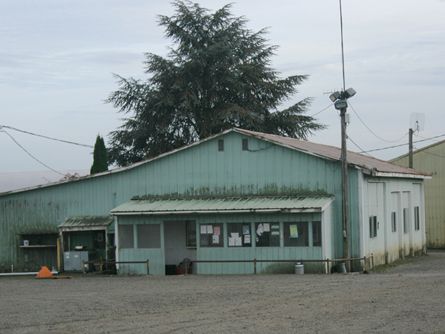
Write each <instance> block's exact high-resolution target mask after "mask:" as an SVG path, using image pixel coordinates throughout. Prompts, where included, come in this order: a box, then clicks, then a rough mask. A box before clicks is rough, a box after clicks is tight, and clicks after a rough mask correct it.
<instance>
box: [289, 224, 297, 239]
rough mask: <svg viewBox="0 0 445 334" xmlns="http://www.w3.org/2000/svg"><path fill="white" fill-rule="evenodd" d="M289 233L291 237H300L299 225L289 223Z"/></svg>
mask: <svg viewBox="0 0 445 334" xmlns="http://www.w3.org/2000/svg"><path fill="white" fill-rule="evenodd" d="M289 235H290V237H291V238H298V226H297V225H289Z"/></svg>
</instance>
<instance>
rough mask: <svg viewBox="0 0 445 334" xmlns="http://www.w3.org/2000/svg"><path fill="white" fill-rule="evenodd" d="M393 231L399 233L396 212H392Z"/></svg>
mask: <svg viewBox="0 0 445 334" xmlns="http://www.w3.org/2000/svg"><path fill="white" fill-rule="evenodd" d="M391 231H392V232H397V216H396V213H395V212H394V211H393V212H391Z"/></svg>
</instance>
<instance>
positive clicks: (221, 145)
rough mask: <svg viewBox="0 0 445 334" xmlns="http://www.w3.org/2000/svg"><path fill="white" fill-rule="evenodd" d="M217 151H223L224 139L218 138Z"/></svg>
mask: <svg viewBox="0 0 445 334" xmlns="http://www.w3.org/2000/svg"><path fill="white" fill-rule="evenodd" d="M218 151H220V152H222V151H224V139H219V140H218Z"/></svg>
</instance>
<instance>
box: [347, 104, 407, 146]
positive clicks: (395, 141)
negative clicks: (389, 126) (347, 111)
mask: <svg viewBox="0 0 445 334" xmlns="http://www.w3.org/2000/svg"><path fill="white" fill-rule="evenodd" d="M349 106H350V107H351V109H352V111H353V112H354V114H355V115H356V116H357V118H358V120H359V121H360V122H361V123H362V124H363V125H364V127H365V128H367V129H368V130H369V132H371V133H372V134H373V135H374V136H375V137H376V138H377V139H380V140H382V141H384V142H387V143H397V142H400V141H401V140H402V139H403V138H404V137H405V136H406V135H407V134H408V132H406V133H404V134H403V136H402V137H400V138H399V139H397V140H388V139H385V138H382V137H380V136H379V135H378V134H377V133H375V132H374V131H372V129H371V128H370V127H369V126H368V125H367V124H366V123H365V121H364V120H363V119H362V118H361V117H360V115H359V114H358V113H357V112H356V111H355V109H354V106H353V105H352V104H351V102H349Z"/></svg>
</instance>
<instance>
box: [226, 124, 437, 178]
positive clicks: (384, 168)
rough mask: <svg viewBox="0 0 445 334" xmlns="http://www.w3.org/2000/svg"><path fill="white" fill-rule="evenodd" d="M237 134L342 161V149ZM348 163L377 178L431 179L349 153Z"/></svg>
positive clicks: (374, 159) (277, 137)
mask: <svg viewBox="0 0 445 334" xmlns="http://www.w3.org/2000/svg"><path fill="white" fill-rule="evenodd" d="M234 131H235V132H238V133H241V134H245V135H247V136H253V137H255V138H258V139H261V140H266V141H269V142H272V143H275V144H278V145H281V146H286V147H288V148H291V149H294V150H297V151H301V152H305V153H308V154H312V155H316V156H319V157H321V158H325V159H332V160H340V157H341V149H340V148H338V147H335V146H329V145H323V144H317V143H313V142H309V141H306V140H299V139H295V138H290V137H283V136H278V135H272V134H267V133H262V132H255V131H249V130H244V129H234ZM347 158H348V163H349V164H351V165H355V166H357V167H359V168H362V169H366V170H368V171H369V172H370V173H371V174H373V175H375V176H393V177H414V178H425V177H429V174H428V173H423V172H420V171H418V170H415V169H412V168H407V167H401V166H397V165H395V164H392V163H390V162H388V161H384V160H380V159H377V158H374V157H370V156H367V155H363V154H360V153H355V152H351V151H348V157H347Z"/></svg>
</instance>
